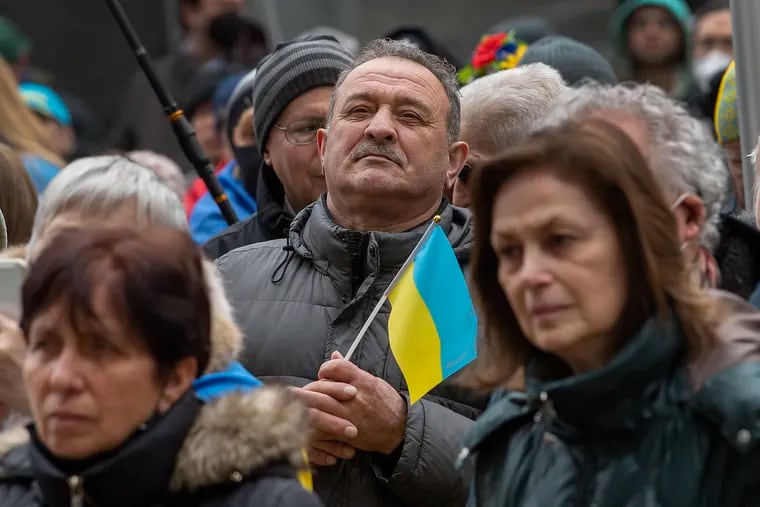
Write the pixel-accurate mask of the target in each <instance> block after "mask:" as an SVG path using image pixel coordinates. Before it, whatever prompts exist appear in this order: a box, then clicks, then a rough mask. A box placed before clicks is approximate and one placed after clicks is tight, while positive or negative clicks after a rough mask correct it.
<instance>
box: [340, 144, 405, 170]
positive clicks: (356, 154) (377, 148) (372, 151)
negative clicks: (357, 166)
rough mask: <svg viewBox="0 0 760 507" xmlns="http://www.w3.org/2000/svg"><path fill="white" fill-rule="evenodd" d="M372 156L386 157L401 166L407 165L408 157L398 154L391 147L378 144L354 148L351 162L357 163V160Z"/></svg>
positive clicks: (361, 145)
mask: <svg viewBox="0 0 760 507" xmlns="http://www.w3.org/2000/svg"><path fill="white" fill-rule="evenodd" d="M370 155H375V156H377V157H385V158H387V159H388V160H390V161H391V162H393V163H394V164H396V165H399V166H403V165H405V164H406V157H404V156H403V155H400V154H398V153H396V152H395V151H394V150H393V148H391V147H390V146H389V145H387V144H376V143H363V144H360V145H359V146H357V147H356V148H354V149H353V151H352V152H351V160H353V161H354V162H356V161H357V160H359V159H362V158H364V157H368V156H370Z"/></svg>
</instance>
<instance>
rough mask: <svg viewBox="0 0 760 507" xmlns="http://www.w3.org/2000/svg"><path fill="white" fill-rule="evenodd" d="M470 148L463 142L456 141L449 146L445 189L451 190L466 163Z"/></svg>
mask: <svg viewBox="0 0 760 507" xmlns="http://www.w3.org/2000/svg"><path fill="white" fill-rule="evenodd" d="M469 154H470V147H469V146H468V145H467V143H466V142H464V141H457V142H455V143H453V144H451V146H449V167H448V168H447V169H446V188H450V189H453V188H454V183H456V181H457V176H459V172H460V171H461V170H462V167H464V163H465V162H467V155H469Z"/></svg>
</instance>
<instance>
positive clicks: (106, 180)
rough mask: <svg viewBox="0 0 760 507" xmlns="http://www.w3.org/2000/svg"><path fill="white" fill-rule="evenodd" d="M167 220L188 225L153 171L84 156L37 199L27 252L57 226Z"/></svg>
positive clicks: (125, 162)
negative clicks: (37, 204)
mask: <svg viewBox="0 0 760 507" xmlns="http://www.w3.org/2000/svg"><path fill="white" fill-rule="evenodd" d="M147 223H150V224H154V225H166V226H169V227H175V228H179V229H183V230H185V229H187V219H186V218H185V214H184V212H183V209H182V204H181V203H180V201H179V198H178V197H177V195H176V194H175V193H174V192H172V191H171V189H169V187H167V186H165V185H164V184H163V183H161V181H160V180H159V179H158V177H157V176H156V174H155V173H154V172H153V171H152V170H150V169H148V168H146V167H143V166H141V165H139V164H137V163H135V162H133V161H131V160H129V159H127V158H125V157H121V156H110V155H109V156H100V157H87V158H82V159H79V160H77V161H75V162H72V163H71V164H69V165H68V166H66V167H65V168H64V170H62V171H61V173H60V174H59V175H58V176H57V177H56V178H55V179H54V180H53V181H52V182H51V183H50V185H49V186H48V188H47V189H46V190H45V193H44V194H43V196H42V199H41V200H40V203H39V206H38V208H37V215H36V216H35V219H34V227H33V228H32V238H31V240H30V241H29V249H28V252H29V254H30V255H33V254H34V253H35V252H36V251H37V250H39V248H40V247H41V246H42V245H40V244H39V243H40V241H41V238H42V237H43V236H48V233H49V232H51V231H52V230H54V229H56V228H58V227H60V226H71V225H82V226H93V225H136V226H140V225H145V224H147Z"/></svg>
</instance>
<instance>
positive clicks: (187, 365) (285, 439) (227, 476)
mask: <svg viewBox="0 0 760 507" xmlns="http://www.w3.org/2000/svg"><path fill="white" fill-rule="evenodd" d="M52 245H55V246H54V247H53V246H52ZM207 276H208V275H207V273H206V271H205V269H204V265H203V261H202V256H201V254H200V251H199V250H198V249H197V248H196V247H195V246H194V245H193V243H192V240H191V239H190V237H189V236H188V235H187V234H186V233H184V232H181V231H177V230H175V229H170V228H165V227H155V228H148V229H146V230H144V231H142V232H138V231H135V230H133V229H129V230H127V229H94V230H93V229H64V230H62V231H61V232H60V233H59V234H58V237H57V238H56V241H55V242H53V243H51V246H50V247H47V248H45V249H43V250H42V252H41V253H40V254H39V256H37V257H36V258H35V259H34V261H33V263H32V265H31V269H30V272H29V276H28V278H27V280H26V282H25V283H24V287H23V292H22V300H23V315H22V318H21V323H20V325H21V329H22V330H23V332H24V335H25V337H26V342H27V353H26V356H25V358H24V363H23V376H24V381H25V384H26V387H27V391H28V397H29V404H30V407H31V412H32V415H33V419H34V423H33V425H31V426H30V433H31V436H32V438H31V442H30V444H28V445H27V446H23V447H19V448H17V449H14V450H12V451H10V452H9V453H8V455H7V456H6V457H5V459H4V460H3V461H2V462H1V463H0V471H2V473H0V505H3V506H4V507H12V506H27V505H45V506H53V507H55V506H90V505H92V506H105V505H107V506H109V507H116V506H124V507H127V506H148V505H151V506H154V505H155V506H159V505H177V506H180V505H181V506H206V505H208V506H212V505H213V506H216V505H229V506H254V505H255V506H257V507H258V506H262V505H263V506H280V505H283V506H293V507H295V506H318V505H321V504H320V502H319V501H318V500H317V499H316V497H314V496H313V495H312V494H311V493H309V492H308V491H306V490H305V489H304V488H303V487H302V486H301V485H300V484H299V483H298V481H297V477H296V472H297V470H298V468H303V466H304V459H303V457H302V449H303V448H304V446H305V445H306V443H307V440H306V439H307V437H308V425H307V423H306V419H305V411H304V409H303V408H302V407H301V406H300V404H298V403H297V402H295V401H294V400H293V399H292V398H291V397H290V396H289V395H288V394H286V393H284V392H283V391H282V390H281V389H279V388H272V387H260V386H259V383H258V381H256V379H255V378H253V377H252V376H250V374H248V373H247V372H246V371H245V370H244V369H243V368H242V367H240V366H239V365H237V364H232V365H230V366H229V367H228V368H227V370H226V371H220V367H222V366H226V365H225V364H224V363H225V362H226V361H223V360H222V358H223V356H225V355H226V354H228V353H229V351H228V350H226V348H225V344H220V343H212V340H211V336H212V325H213V324H212V312H211V302H210V294H213V290H214V289H213V288H210V287H209V283H208V282H207ZM204 373H206V375H204ZM32 484H34V486H32ZM37 490H38V493H36V491H37Z"/></svg>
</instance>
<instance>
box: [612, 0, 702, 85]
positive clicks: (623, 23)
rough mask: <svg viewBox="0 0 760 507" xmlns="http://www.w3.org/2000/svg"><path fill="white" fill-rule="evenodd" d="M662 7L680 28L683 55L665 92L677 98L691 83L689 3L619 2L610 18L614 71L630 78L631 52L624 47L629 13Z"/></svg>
mask: <svg viewBox="0 0 760 507" xmlns="http://www.w3.org/2000/svg"><path fill="white" fill-rule="evenodd" d="M647 6H652V7H662V8H663V9H665V10H667V11H668V12H669V13H670V14H671V15H672V16H673V18H675V20H676V21H677V22H678V24H679V26H680V27H681V31H682V32H683V51H684V53H683V58H682V61H681V62H680V66H681V69H680V71H679V77H678V80H677V82H676V84H675V86H674V89H673V90H666V92H667V93H668V94H669V95H671V96H673V97H677V98H683V97H685V96H686V95H687V94H688V93H689V91H690V87H691V85H692V78H691V69H690V62H689V56H688V55H689V48H690V47H691V43H690V40H691V29H692V14H691V10H690V9H689V5H688V4H687V3H686V2H685V1H684V0H626V1H624V2H623V3H621V4H620V6H619V7H618V8H617V9H616V10H615V12H614V13H613V14H612V17H611V18H610V33H611V35H612V38H613V41H614V43H615V47H616V51H617V64H618V67H619V68H618V69H617V74H618V77H619V78H620V80H621V81H625V80H628V79H631V78H632V73H633V68H632V63H633V62H631V55H630V52H629V50H628V29H627V24H628V20H629V19H630V17H631V15H632V14H633V13H634V12H636V11H637V10H638V9H639V8H641V7H647Z"/></svg>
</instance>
